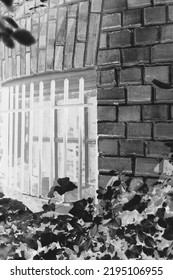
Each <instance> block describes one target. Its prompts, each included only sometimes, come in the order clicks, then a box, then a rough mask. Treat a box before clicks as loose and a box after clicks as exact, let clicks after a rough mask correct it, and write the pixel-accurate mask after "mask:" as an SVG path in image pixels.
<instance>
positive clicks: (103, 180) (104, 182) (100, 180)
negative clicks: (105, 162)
mask: <svg viewBox="0 0 173 280" xmlns="http://www.w3.org/2000/svg"><path fill="white" fill-rule="evenodd" d="M111 178H112V176H108V175H107V176H106V175H99V178H98V185H99V187H102V188H106V185H107V183H108V182H109V180H110V179H111Z"/></svg>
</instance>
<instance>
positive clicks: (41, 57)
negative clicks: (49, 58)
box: [38, 49, 46, 73]
mask: <svg viewBox="0 0 173 280" xmlns="http://www.w3.org/2000/svg"><path fill="white" fill-rule="evenodd" d="M45 67H46V54H45V50H43V49H41V50H39V53H38V72H39V73H40V72H43V71H45Z"/></svg>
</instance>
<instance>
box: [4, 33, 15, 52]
mask: <svg viewBox="0 0 173 280" xmlns="http://www.w3.org/2000/svg"><path fill="white" fill-rule="evenodd" d="M2 41H3V43H4V45H5V46H6V47H7V48H10V49H13V48H14V46H15V45H14V41H13V39H12V38H11V37H10V36H9V35H8V34H6V33H3V34H2Z"/></svg>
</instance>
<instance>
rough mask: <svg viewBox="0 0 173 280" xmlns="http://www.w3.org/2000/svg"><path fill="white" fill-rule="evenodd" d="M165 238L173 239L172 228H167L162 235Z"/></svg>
mask: <svg viewBox="0 0 173 280" xmlns="http://www.w3.org/2000/svg"><path fill="white" fill-rule="evenodd" d="M162 237H163V238H165V239H166V240H173V231H172V230H169V229H168V230H165V232H164V234H163V235H162Z"/></svg>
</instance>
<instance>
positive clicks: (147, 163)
mask: <svg viewBox="0 0 173 280" xmlns="http://www.w3.org/2000/svg"><path fill="white" fill-rule="evenodd" d="M158 164H159V160H158V159H153V158H137V159H136V170H135V172H136V174H139V175H157V172H155V168H156V166H157V165H158Z"/></svg>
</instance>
